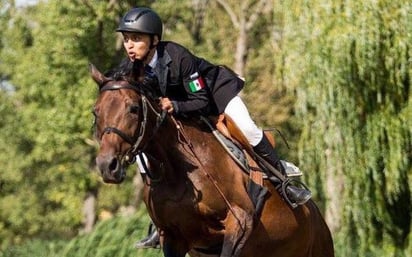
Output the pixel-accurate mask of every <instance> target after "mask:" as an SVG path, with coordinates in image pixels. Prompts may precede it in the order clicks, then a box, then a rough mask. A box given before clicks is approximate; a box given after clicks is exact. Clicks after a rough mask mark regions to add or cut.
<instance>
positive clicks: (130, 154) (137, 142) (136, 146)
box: [100, 84, 245, 231]
mask: <svg viewBox="0 0 412 257" xmlns="http://www.w3.org/2000/svg"><path fill="white" fill-rule="evenodd" d="M120 89H129V90H134V91H135V92H137V93H139V94H140V95H141V102H142V113H143V119H142V121H141V124H140V126H139V131H138V133H137V138H135V136H129V135H127V134H126V133H124V132H123V131H121V130H120V129H118V128H116V127H106V128H104V129H103V134H102V136H103V135H104V134H105V133H107V134H109V133H112V132H113V133H115V134H117V135H118V136H120V137H121V138H122V139H123V140H125V141H126V142H127V143H129V144H130V145H131V146H132V147H131V148H130V149H129V150H128V151H127V152H126V153H125V155H124V161H126V162H127V163H128V164H131V163H133V162H134V161H135V160H136V156H137V155H138V156H139V158H140V159H141V160H142V163H143V164H144V168H145V170H146V172H147V174H148V175H149V177H150V178H151V179H152V180H153V178H152V177H153V175H150V169H148V168H147V167H146V165H145V162H144V160H143V156H142V153H143V151H144V149H145V148H146V147H147V145H148V143H149V142H150V141H151V140H152V139H153V137H154V136H155V135H156V133H157V131H158V130H159V128H160V126H161V124H162V123H163V121H164V120H165V118H166V115H167V111H162V112H158V111H157V110H156V108H155V107H154V106H153V104H152V103H151V102H150V101H149V100H148V99H147V98H146V97H145V96H144V95H143V94H141V92H140V91H139V89H138V88H136V87H135V86H132V85H129V84H127V85H122V84H114V85H106V86H103V87H102V88H101V89H100V93H101V92H103V91H111V90H120ZM149 108H150V110H151V111H152V112H153V113H154V114H155V115H156V116H157V121H156V127H155V128H154V129H153V130H152V134H151V136H150V137H149V139H148V140H147V141H146V143H145V144H144V145H141V144H142V141H143V139H144V137H145V135H146V125H147V116H148V109H149ZM171 119H172V122H173V123H174V124H175V126H176V128H177V130H178V133H179V134H180V135H181V136H182V137H183V140H180V141H181V143H184V142H185V143H186V145H187V146H188V147H189V149H190V152H191V153H192V154H193V156H194V157H195V158H196V160H197V161H198V163H199V164H200V167H201V170H202V171H203V173H204V174H205V175H206V177H207V178H208V179H209V180H210V181H211V182H212V184H213V185H214V187H215V188H216V190H217V191H218V193H219V194H220V196H221V197H222V198H223V201H224V202H225V204H226V205H227V206H228V208H229V210H230V212H231V213H232V214H233V215H234V217H235V218H236V220H237V222H238V223H239V225H240V227H241V228H242V229H243V231H245V229H244V228H243V227H242V225H241V224H242V223H241V221H240V219H239V218H238V217H237V215H236V211H235V210H234V209H233V207H232V205H231V204H230V202H229V200H228V199H227V198H226V196H225V194H224V193H223V191H222V189H221V188H220V187H219V185H218V182H217V180H216V179H215V178H214V177H213V176H212V174H210V173H209V172H207V171H206V168H205V167H204V165H203V163H202V162H201V160H200V158H199V156H198V154H197V153H196V151H195V149H194V147H193V145H192V144H191V143H190V141H189V140H188V138H187V136H186V135H185V133H184V131H183V127H182V126H181V125H180V124H179V123H178V122H177V121H176V119H175V118H174V117H173V116H171ZM183 141H184V142H183ZM122 159H123V158H122Z"/></svg>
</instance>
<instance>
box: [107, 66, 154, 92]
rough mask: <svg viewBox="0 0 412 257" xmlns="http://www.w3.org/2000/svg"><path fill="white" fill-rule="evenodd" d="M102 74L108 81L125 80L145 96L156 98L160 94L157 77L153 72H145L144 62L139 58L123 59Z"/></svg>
mask: <svg viewBox="0 0 412 257" xmlns="http://www.w3.org/2000/svg"><path fill="white" fill-rule="evenodd" d="M104 75H105V76H106V77H107V78H109V81H127V82H128V83H129V84H130V85H132V86H135V87H136V89H137V91H139V93H141V94H143V95H145V96H146V97H149V98H152V99H156V98H158V97H159V96H161V93H160V86H159V81H158V79H157V77H156V76H155V75H154V74H153V73H149V72H146V71H145V68H144V63H143V62H142V61H140V60H135V61H134V62H131V61H130V60H129V59H124V60H123V61H122V62H121V63H120V64H119V65H118V66H117V67H115V68H114V69H111V70H108V71H107V72H105V73H104Z"/></svg>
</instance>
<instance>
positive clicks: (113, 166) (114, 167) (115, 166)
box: [109, 158, 118, 172]
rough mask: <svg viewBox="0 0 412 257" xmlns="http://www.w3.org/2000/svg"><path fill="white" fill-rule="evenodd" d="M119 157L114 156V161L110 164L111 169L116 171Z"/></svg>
mask: <svg viewBox="0 0 412 257" xmlns="http://www.w3.org/2000/svg"><path fill="white" fill-rule="evenodd" d="M117 163H118V162H117V158H113V159H112V161H111V162H110V164H109V170H110V171H112V172H116V168H117Z"/></svg>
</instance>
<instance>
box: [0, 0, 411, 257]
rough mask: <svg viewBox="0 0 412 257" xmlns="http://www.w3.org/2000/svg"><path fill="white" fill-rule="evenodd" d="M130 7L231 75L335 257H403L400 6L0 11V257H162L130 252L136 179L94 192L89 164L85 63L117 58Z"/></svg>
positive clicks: (403, 11) (89, 94) (91, 5)
mask: <svg viewBox="0 0 412 257" xmlns="http://www.w3.org/2000/svg"><path fill="white" fill-rule="evenodd" d="M135 6H149V7H152V8H154V9H155V10H156V11H157V12H158V13H159V14H160V16H161V17H162V19H163V21H164V28H165V29H164V35H163V38H164V40H173V41H176V42H178V43H180V44H182V45H184V46H186V47H187V48H189V49H190V50H191V51H192V52H194V53H195V54H197V55H199V56H203V57H205V58H206V59H208V60H210V61H211V62H214V63H216V64H224V65H227V66H229V67H232V68H233V69H234V70H235V71H236V72H237V73H238V74H239V75H241V76H243V77H245V78H246V87H245V89H244V90H243V93H242V94H243V95H242V96H243V98H244V99H245V101H246V102H247V104H248V106H249V110H250V112H251V113H252V116H253V117H254V118H255V120H256V121H257V123H258V124H259V125H261V126H262V127H264V128H276V129H278V130H280V131H281V133H282V134H283V135H284V136H285V138H286V139H287V143H288V144H286V143H285V142H284V141H282V139H281V137H280V136H279V135H278V134H277V133H274V134H275V137H276V139H277V145H278V148H279V151H280V152H281V153H282V157H283V158H285V159H288V160H291V161H293V162H295V163H296V164H298V165H299V166H300V168H301V169H302V170H303V171H304V177H303V180H304V181H305V183H306V184H307V185H308V186H309V188H310V189H311V190H312V192H313V194H314V197H313V199H314V200H315V202H316V203H317V204H318V206H319V207H320V208H321V210H322V213H323V214H324V217H325V219H326V221H327V223H328V225H329V227H330V229H331V231H332V233H333V237H334V241H335V248H336V256H339V257H352V256H353V257H355V256H356V257H358V256H359V257H361V256H362V257H365V256H379V257H382V256H387V257H390V256H393V257H410V256H412V232H411V228H412V227H411V221H412V200H411V197H412V193H411V191H412V162H411V159H412V158H411V157H412V153H411V150H412V144H411V141H412V121H411V120H412V102H411V88H410V87H411V82H412V78H411V77H412V76H411V75H412V44H411V43H412V2H411V1H407V0H364V1H359V0H345V1H343V0H312V1H305V0H283V1H276V0H243V1H238V0H174V1H172V0H159V1H154V0H153V1H130V0H128V1H123V0H122V1H121V0H107V1H103V0H100V1H98V0H59V1H57V0H49V1H46V0H44V1H40V0H39V1H36V0H30V1H27V0H19V1H13V0H0V28H1V29H0V117H1V119H0V168H1V171H0V256H1V257H9V256H10V257H11V256H21V257H25V256H31V257H33V256H35V257H49V256H50V257H51V256H62V257H66V256H67V257H68V256H70V257H73V256H76V257H81V256H85V257H86V256H88V257H89V256H95V257H106V256H107V257H109V256H116V257H126V256H127V257H129V256H162V255H161V252H160V250H136V249H134V248H133V244H134V242H135V241H137V240H139V239H141V238H142V237H144V236H145V235H146V232H147V231H146V230H147V225H148V223H149V218H148V216H147V214H146V210H145V206H144V204H141V187H142V185H141V183H142V182H141V178H140V175H139V172H138V171H137V168H136V167H134V166H133V167H130V169H129V171H128V177H127V179H126V181H125V182H124V183H123V184H121V185H108V184H104V183H103V182H102V180H101V179H100V177H99V176H98V174H97V170H96V168H95V162H94V159H95V155H96V151H97V144H96V142H95V141H94V139H93V136H92V122H93V116H92V114H91V110H92V107H93V104H94V101H95V99H96V96H97V86H96V85H95V83H94V82H93V81H92V79H91V78H90V76H89V73H88V63H94V64H95V65H96V66H97V67H98V68H99V69H101V70H103V71H104V70H107V69H110V68H112V67H114V66H116V65H117V64H118V63H119V62H120V60H121V59H122V58H124V52H123V49H122V41H121V38H120V37H119V36H120V35H119V34H117V33H116V32H115V29H116V27H117V24H118V21H119V19H120V18H121V16H122V15H123V14H124V13H126V12H127V11H128V10H129V9H130V8H132V7H135ZM287 145H289V147H287Z"/></svg>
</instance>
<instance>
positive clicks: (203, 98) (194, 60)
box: [116, 7, 311, 248]
mask: <svg viewBox="0 0 412 257" xmlns="http://www.w3.org/2000/svg"><path fill="white" fill-rule="evenodd" d="M116 31H117V32H121V33H122V36H123V46H124V49H125V50H126V53H127V56H128V58H126V60H125V62H129V63H133V62H134V61H135V60H139V61H143V62H144V63H145V67H146V70H147V73H146V76H153V77H156V78H157V80H158V82H159V90H160V94H161V95H162V97H161V98H160V107H161V108H162V109H163V110H165V111H167V112H168V113H169V114H173V115H175V116H177V117H178V116H180V115H183V116H193V115H205V116H209V115H219V114H222V113H224V114H225V115H228V116H229V117H230V118H231V119H232V120H233V121H234V122H235V124H236V125H237V126H238V127H239V129H240V130H241V132H242V133H243V134H244V135H245V137H246V139H247V140H248V142H249V143H250V145H251V146H252V147H253V150H254V151H255V152H256V154H258V155H259V156H261V157H262V158H263V159H264V160H265V161H266V162H268V163H269V164H270V165H271V166H273V167H274V168H275V169H276V170H278V171H280V172H281V173H282V174H283V175H284V176H300V175H301V171H300V170H299V168H298V167H296V166H295V165H293V164H292V163H290V162H286V161H284V160H281V159H280V158H279V156H278V154H277V152H276V151H275V149H274V148H273V147H272V145H271V144H270V141H269V140H268V138H267V137H266V135H265V134H264V133H263V131H262V129H261V128H259V127H258V126H257V125H256V124H255V122H254V121H253V120H252V118H251V117H250V114H249V112H248V109H247V107H246V106H245V104H244V103H243V101H242V99H241V98H240V97H239V96H238V94H239V92H240V91H241V90H242V88H243V87H244V80H243V79H241V78H240V77H239V76H237V75H236V74H235V73H234V72H233V71H231V70H230V69H229V68H227V67H224V66H220V65H214V64H212V63H210V62H208V61H207V60H205V59H203V58H200V57H198V56H195V55H194V54H192V53H191V52H190V51H189V50H188V49H186V48H185V47H183V46H182V45H180V44H178V43H175V42H171V41H162V40H161V38H162V32H163V23H162V20H161V18H160V17H159V15H158V14H157V13H156V12H155V11H153V10H152V9H150V8H146V7H138V8H133V9H131V10H130V11H128V12H127V13H126V14H125V15H124V17H123V18H122V19H121V21H120V24H119V27H118V28H117V30H116ZM286 192H287V194H288V197H289V199H291V200H292V201H293V202H294V203H296V204H298V205H303V204H305V203H306V202H307V201H308V200H309V199H310V198H311V193H310V191H309V190H306V189H303V188H299V187H295V186H293V185H290V184H288V185H287V188H286ZM155 232H156V230H154V233H152V234H150V235H149V236H148V237H147V238H145V239H143V240H141V241H140V242H138V243H137V245H136V247H137V248H146V247H152V246H155V245H156V244H157V242H158V235H157V234H156V233H155Z"/></svg>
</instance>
